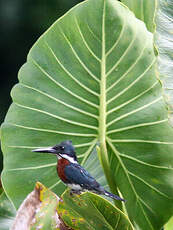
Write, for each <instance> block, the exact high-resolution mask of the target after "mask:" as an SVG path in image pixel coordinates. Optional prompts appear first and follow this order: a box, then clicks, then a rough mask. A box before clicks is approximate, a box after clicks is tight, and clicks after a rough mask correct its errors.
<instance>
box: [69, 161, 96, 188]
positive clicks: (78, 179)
mask: <svg viewBox="0 0 173 230" xmlns="http://www.w3.org/2000/svg"><path fill="white" fill-rule="evenodd" d="M65 175H66V177H67V178H68V179H69V181H70V182H71V183H74V184H80V185H81V187H83V188H84V189H88V190H93V189H96V188H99V187H100V184H99V183H98V182H97V181H96V180H95V179H94V178H93V177H92V176H91V175H90V174H89V173H88V172H87V171H86V170H85V169H84V168H83V167H81V166H80V165H78V164H70V165H67V166H66V167H65Z"/></svg>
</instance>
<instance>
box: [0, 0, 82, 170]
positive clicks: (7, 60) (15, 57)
mask: <svg viewBox="0 0 173 230" xmlns="http://www.w3.org/2000/svg"><path fill="white" fill-rule="evenodd" d="M79 2H82V0H0V51H1V52H0V53H1V56H0V71H1V77H0V81H1V84H0V87H1V90H0V124H1V123H2V122H3V120H4V118H5V115H6V113H7V110H8V108H9V106H10V104H11V102H12V101H11V97H10V91H11V88H12V87H13V86H14V84H16V83H17V82H18V78H17V73H18V71H19V68H20V67H21V66H22V64H24V63H25V61H26V56H27V53H28V51H29V49H30V48H31V47H32V45H33V44H34V43H35V41H36V40H37V39H38V38H39V37H40V35H41V34H42V33H43V32H44V31H46V30H47V29H48V28H49V26H50V25H51V24H52V23H53V22H54V21H56V20H57V19H58V18H59V17H60V16H62V15H63V14H64V13H65V12H67V11H68V10H69V9H70V8H71V7H73V6H74V5H76V4H77V3H79ZM1 170H2V153H1V152H0V172H1Z"/></svg>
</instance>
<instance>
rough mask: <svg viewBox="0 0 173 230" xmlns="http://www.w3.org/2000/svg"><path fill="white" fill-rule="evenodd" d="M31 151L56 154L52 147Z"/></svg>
mask: <svg viewBox="0 0 173 230" xmlns="http://www.w3.org/2000/svg"><path fill="white" fill-rule="evenodd" d="M32 152H38V153H52V154H56V150H55V149H54V148H53V147H47V148H38V149H33V150H32Z"/></svg>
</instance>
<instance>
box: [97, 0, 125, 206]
mask: <svg viewBox="0 0 173 230" xmlns="http://www.w3.org/2000/svg"><path fill="white" fill-rule="evenodd" d="M105 5H106V0H104V7H103V18H102V59H101V81H100V108H99V111H100V115H99V140H100V151H98V154H99V155H100V156H99V159H100V161H101V164H102V167H103V170H104V173H105V176H106V178H107V181H108V184H109V186H110V189H111V190H112V192H114V193H117V194H118V191H117V188H116V186H115V184H114V183H113V180H112V176H111V171H110V165H109V159H108V153H107V146H106V116H107V115H106V111H107V108H106V50H105ZM99 152H100V153H99ZM115 204H116V206H118V208H120V209H122V205H121V203H120V202H119V201H115Z"/></svg>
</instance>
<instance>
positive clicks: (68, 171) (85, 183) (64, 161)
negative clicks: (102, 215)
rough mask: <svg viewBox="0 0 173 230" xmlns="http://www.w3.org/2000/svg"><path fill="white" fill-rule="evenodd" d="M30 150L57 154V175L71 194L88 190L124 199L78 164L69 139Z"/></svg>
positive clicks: (116, 198)
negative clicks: (110, 190)
mask: <svg viewBox="0 0 173 230" xmlns="http://www.w3.org/2000/svg"><path fill="white" fill-rule="evenodd" d="M32 152H39V153H50V154H54V155H56V156H57V159H58V160H57V173H58V176H59V178H60V179H61V180H62V182H63V183H64V184H65V185H67V186H68V187H69V188H70V194H71V195H73V194H81V193H82V192H85V191H89V192H93V193H96V194H99V195H105V196H107V197H110V198H112V199H115V200H120V201H125V200H124V199H123V198H121V197H119V196H117V195H115V194H113V193H110V192H108V191H107V190H105V189H104V187H103V186H101V185H100V184H99V183H98V182H97V181H96V180H95V178H94V177H92V176H91V175H90V173H89V172H88V171H86V170H85V169H84V168H83V167H82V166H81V165H80V164H79V162H78V159H77V156H76V152H75V148H74V146H73V144H72V141H71V140H66V141H62V142H61V143H60V144H57V145H54V146H53V147H47V148H37V149H34V150H32Z"/></svg>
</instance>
